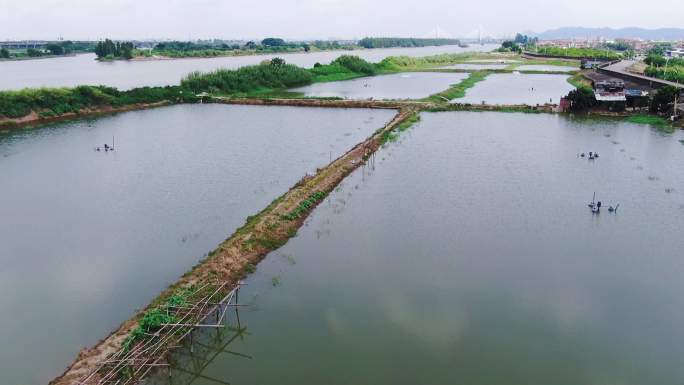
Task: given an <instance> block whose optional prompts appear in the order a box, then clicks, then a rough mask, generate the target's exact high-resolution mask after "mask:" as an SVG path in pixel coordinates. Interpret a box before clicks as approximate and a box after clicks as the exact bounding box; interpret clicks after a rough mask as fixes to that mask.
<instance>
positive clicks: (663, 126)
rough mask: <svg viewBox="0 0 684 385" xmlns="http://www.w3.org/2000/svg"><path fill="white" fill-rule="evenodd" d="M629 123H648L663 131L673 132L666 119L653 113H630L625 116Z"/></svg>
mask: <svg viewBox="0 0 684 385" xmlns="http://www.w3.org/2000/svg"><path fill="white" fill-rule="evenodd" d="M627 121H628V122H630V123H636V124H648V125H651V126H653V127H655V128H657V129H658V130H660V131H663V132H669V133H672V132H674V127H672V124H670V122H668V121H667V120H666V119H663V118H661V117H660V116H655V115H632V116H630V117H628V118H627Z"/></svg>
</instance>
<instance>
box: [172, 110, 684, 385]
mask: <svg viewBox="0 0 684 385" xmlns="http://www.w3.org/2000/svg"><path fill="white" fill-rule="evenodd" d="M402 135H403V137H402V139H401V142H399V143H395V144H391V145H390V146H389V147H388V148H385V149H383V150H381V151H380V152H379V153H378V154H377V156H376V168H375V170H374V171H372V170H370V167H367V168H366V169H364V170H359V171H358V172H356V173H354V174H353V175H352V176H351V177H350V178H348V179H347V180H346V181H345V182H344V184H343V186H342V187H341V188H339V189H338V190H337V191H336V192H334V193H333V194H331V196H330V197H329V198H328V199H327V200H326V201H325V202H324V203H323V204H322V205H321V206H319V208H317V209H316V211H315V212H314V214H313V215H312V217H311V218H310V219H309V220H308V223H307V225H306V226H305V227H304V228H302V229H301V230H300V232H299V234H298V236H297V237H296V238H294V239H292V240H291V241H290V242H289V243H288V244H287V245H286V246H285V247H284V248H282V249H281V250H279V251H277V252H274V253H271V254H270V255H269V256H268V257H267V259H266V260H265V261H264V262H262V263H261V264H260V265H259V266H258V270H257V272H256V273H255V275H253V276H252V277H251V278H250V279H249V281H248V283H249V286H247V287H245V288H243V290H242V291H241V294H240V298H241V301H242V302H243V303H245V304H252V307H248V308H242V310H241V312H240V318H241V321H242V326H246V327H247V332H248V334H247V335H245V336H244V337H243V339H237V340H235V341H234V342H233V343H231V344H230V345H229V346H227V347H226V348H225V349H226V351H227V352H224V353H220V352H219V353H216V352H214V354H215V355H216V357H215V359H214V360H213V361H212V362H208V363H206V364H207V367H206V369H205V370H204V371H203V372H202V375H204V376H208V377H213V378H217V379H220V380H222V381H227V382H230V383H231V384H234V385H242V384H276V383H277V384H300V383H302V382H304V383H311V384H472V385H474V384H483V385H485V384H486V385H491V384H520V385H523V384H525V385H537V384H538V385H547V384H560V385H564V384H567V385H577V384H662V385H676V384H681V383H682V379H683V378H684V361H683V360H684V358H682V357H684V329H683V328H682V324H683V323H684V296H682V295H681V293H682V292H683V291H684V280H682V276H683V275H684V260H683V259H682V257H681V255H682V251H681V250H682V249H684V238H682V236H681V235H682V234H681V232H682V228H683V226H684V146H682V145H681V144H680V143H678V141H677V140H676V139H682V137H683V135H682V133H677V134H676V135H675V138H673V137H672V136H670V135H663V134H660V133H657V132H655V131H654V130H653V129H651V128H649V127H646V126H638V125H632V124H626V123H616V122H586V121H585V122H582V121H572V120H567V119H565V118H562V117H558V116H553V115H533V114H527V115H526V114H500V113H499V114H497V113H467V112H465V113H440V114H424V115H423V121H422V123H420V124H419V125H418V126H417V127H415V128H413V129H411V130H409V131H407V132H406V133H405V134H402ZM588 150H593V151H598V152H599V153H600V154H601V157H600V158H599V160H597V161H595V162H593V163H592V162H589V161H588V160H587V159H580V158H578V156H577V153H578V152H579V151H588ZM666 188H672V189H674V191H672V192H670V193H666V192H665V189H666ZM593 191H597V192H598V194H599V198H600V199H602V200H603V201H604V202H606V203H616V202H619V203H620V204H621V208H620V210H619V211H618V213H617V214H616V215H615V214H610V213H608V212H607V211H606V212H603V213H601V214H600V215H598V216H595V215H592V214H591V213H590V211H589V209H588V207H587V205H586V203H587V201H588V200H591V196H592V192H593ZM274 277H277V280H279V282H280V284H279V285H277V286H274V285H273V278H274ZM178 378H180V377H178ZM173 383H174V384H184V383H185V382H173ZM213 383H214V382H211V381H208V380H206V379H201V378H200V379H196V381H194V382H193V384H194V385H209V384H213Z"/></svg>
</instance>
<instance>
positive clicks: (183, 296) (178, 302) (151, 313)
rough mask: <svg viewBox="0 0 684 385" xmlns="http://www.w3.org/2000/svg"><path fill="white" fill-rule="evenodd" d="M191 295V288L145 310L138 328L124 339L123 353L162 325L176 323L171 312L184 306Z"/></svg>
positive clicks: (180, 291)
mask: <svg viewBox="0 0 684 385" xmlns="http://www.w3.org/2000/svg"><path fill="white" fill-rule="evenodd" d="M192 294H193V290H192V288H190V289H185V290H179V291H177V292H176V293H175V294H173V295H172V296H170V297H169V298H167V299H166V301H164V303H162V304H161V305H159V306H156V307H152V308H151V309H149V310H147V311H146V312H145V314H143V316H142V318H141V319H140V321H139V322H138V326H137V327H136V328H135V329H133V331H132V332H131V334H129V335H128V337H126V340H125V341H124V343H123V349H124V351H129V350H130V349H131V348H132V347H133V345H134V344H135V343H136V342H138V341H140V340H142V339H143V338H145V335H147V334H151V333H153V332H154V331H156V330H158V329H159V328H160V327H161V326H162V325H164V324H170V323H174V322H176V319H175V317H174V316H173V315H171V310H172V309H173V308H177V307H181V306H185V305H186V304H187V303H188V299H189V298H190V296H191V295H192Z"/></svg>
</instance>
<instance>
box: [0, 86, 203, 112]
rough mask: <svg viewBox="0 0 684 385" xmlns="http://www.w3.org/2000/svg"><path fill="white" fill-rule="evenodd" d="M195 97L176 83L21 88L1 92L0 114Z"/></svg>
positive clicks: (179, 99)
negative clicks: (123, 87) (131, 86)
mask: <svg viewBox="0 0 684 385" xmlns="http://www.w3.org/2000/svg"><path fill="white" fill-rule="evenodd" d="M194 99H195V96H194V95H193V94H192V93H190V92H187V91H186V92H185V93H183V90H182V89H181V88H180V87H177V86H175V87H142V88H134V89H132V90H129V91H119V90H117V89H116V88H112V87H105V86H78V87H75V88H38V89H24V90H20V91H2V92H0V116H5V117H8V118H19V117H22V116H26V115H28V114H30V113H31V111H35V112H37V113H38V114H39V115H41V116H43V117H49V116H59V115H63V114H66V113H70V112H75V113H77V112H79V111H81V110H82V109H84V108H94V107H101V106H114V107H119V106H124V105H129V104H135V103H154V102H159V101H163V100H171V101H193V100H194Z"/></svg>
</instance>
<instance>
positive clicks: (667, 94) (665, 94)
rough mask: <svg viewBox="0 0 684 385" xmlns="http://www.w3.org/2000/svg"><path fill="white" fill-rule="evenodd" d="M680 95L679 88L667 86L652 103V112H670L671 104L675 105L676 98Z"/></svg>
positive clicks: (654, 96)
mask: <svg viewBox="0 0 684 385" xmlns="http://www.w3.org/2000/svg"><path fill="white" fill-rule="evenodd" d="M678 95H679V88H677V87H675V86H665V87H663V88H661V89H659V90H658V91H657V92H656V93H655V95H653V100H652V101H651V111H652V112H668V111H670V104H672V103H674V100H675V97H677V96H678Z"/></svg>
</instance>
